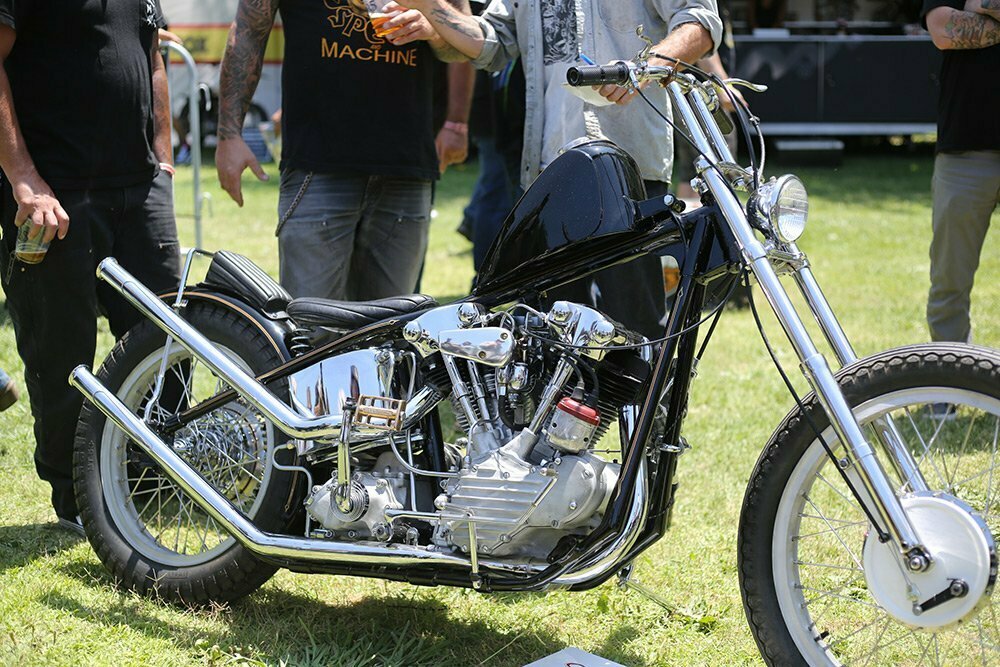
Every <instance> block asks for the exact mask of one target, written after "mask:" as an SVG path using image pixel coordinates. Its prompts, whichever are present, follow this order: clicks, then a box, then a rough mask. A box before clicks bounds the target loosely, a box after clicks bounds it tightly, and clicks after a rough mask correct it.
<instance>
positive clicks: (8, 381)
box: [0, 370, 21, 412]
mask: <svg viewBox="0 0 1000 667" xmlns="http://www.w3.org/2000/svg"><path fill="white" fill-rule="evenodd" d="M20 395H21V394H20V393H19V392H18V391H17V385H16V384H15V383H14V379H13V378H11V377H10V376H9V375H7V374H6V373H4V372H3V370H0V412H3V411H4V410H6V409H7V408H9V407H10V406H12V405H14V404H15V403H17V399H18V398H20Z"/></svg>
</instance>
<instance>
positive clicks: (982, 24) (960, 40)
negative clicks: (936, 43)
mask: <svg viewBox="0 0 1000 667" xmlns="http://www.w3.org/2000/svg"><path fill="white" fill-rule="evenodd" d="M943 37H944V38H945V39H946V40H947V41H948V42H950V48H952V49H983V48H986V47H988V46H993V45H994V44H1000V21H996V20H994V19H992V18H990V17H989V16H984V15H982V14H971V13H969V12H963V11H959V10H953V11H952V12H951V16H949V17H948V20H947V21H946V22H945V24H944V30H943Z"/></svg>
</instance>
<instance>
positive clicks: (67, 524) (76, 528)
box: [56, 514, 87, 537]
mask: <svg viewBox="0 0 1000 667" xmlns="http://www.w3.org/2000/svg"><path fill="white" fill-rule="evenodd" d="M56 516H57V521H56V524H58V526H59V527H60V528H63V529H65V530H71V531H73V532H74V533H76V534H77V535H79V536H80V537H86V536H87V533H86V532H84V530H83V521H81V520H80V515H79V514H78V515H76V516H71V517H65V516H59V515H58V514H57V515H56Z"/></svg>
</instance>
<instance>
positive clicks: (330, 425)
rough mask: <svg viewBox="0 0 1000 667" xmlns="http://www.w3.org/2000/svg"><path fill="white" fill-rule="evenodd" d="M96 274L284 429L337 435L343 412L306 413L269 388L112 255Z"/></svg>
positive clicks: (296, 434)
mask: <svg viewBox="0 0 1000 667" xmlns="http://www.w3.org/2000/svg"><path fill="white" fill-rule="evenodd" d="M97 277H98V278H100V279H101V280H103V281H104V282H106V283H108V284H109V285H111V287H113V288H114V289H115V291H116V292H118V293H119V294H121V295H122V296H123V297H125V299H126V300H127V301H128V302H129V303H131V304H132V305H133V306H135V307H136V309H137V310H139V312H141V313H142V314H143V315H144V316H146V317H147V318H148V319H149V320H151V321H152V322H153V324H155V325H156V326H158V327H160V329H162V330H163V331H164V332H165V333H167V334H168V335H170V336H171V337H172V338H173V339H174V340H175V341H177V342H178V343H179V344H180V345H181V346H182V347H184V348H185V349H186V350H187V351H188V352H190V353H191V354H193V355H194V356H195V357H197V358H198V359H199V360H200V361H201V362H202V363H204V364H205V365H206V366H208V367H209V368H210V369H211V370H212V371H213V372H214V373H215V374H216V375H218V376H219V377H220V378H222V379H223V380H225V381H226V382H227V383H228V384H229V386H231V387H232V388H233V389H235V390H236V391H237V392H239V394H240V396H242V397H243V398H245V399H246V400H247V401H248V402H249V403H250V404H251V405H253V406H254V407H255V408H257V409H258V410H260V412H261V413H262V414H263V415H264V416H265V417H267V418H268V419H269V420H270V421H271V422H272V423H274V425H275V426H277V427H278V428H279V429H281V430H282V431H283V432H284V433H286V434H287V435H289V436H291V437H292V438H296V439H299V440H313V439H316V438H337V437H339V436H340V429H341V425H342V423H343V419H342V417H341V415H339V414H334V415H322V416H319V417H303V416H302V415H300V414H298V413H297V412H295V411H294V410H292V409H291V408H289V407H288V406H287V405H285V403H284V402H282V401H281V400H280V399H278V398H277V397H276V396H275V395H274V394H272V393H271V392H270V391H268V389H267V387H265V386H263V385H262V384H260V383H259V382H257V380H256V379H254V378H253V377H252V376H251V375H250V374H249V373H247V372H246V371H244V370H243V369H242V368H240V367H239V366H237V365H236V364H235V363H234V362H233V360H232V359H230V358H229V357H227V356H226V355H225V354H223V353H222V352H221V351H220V350H219V349H218V348H217V347H216V346H215V345H213V344H212V342H211V341H210V340H208V339H207V338H205V336H203V335H202V334H201V332H200V331H198V330H197V329H195V328H194V327H193V326H191V325H190V324H188V323H187V322H186V321H184V319H183V318H182V317H180V316H179V315H177V313H175V312H174V311H173V310H172V309H171V308H170V307H169V306H167V305H166V304H165V303H163V301H161V300H160V299H159V297H157V296H156V295H155V294H153V293H152V292H150V291H149V290H148V289H146V287H145V286H144V285H143V284H142V283H141V282H139V281H138V280H137V279H136V278H135V277H134V276H132V275H131V274H130V273H129V272H128V271H126V270H125V269H123V268H122V267H121V265H120V264H119V263H118V262H117V261H116V260H115V259H114V258H113V257H108V258H107V259H104V260H102V261H101V263H100V264H98V265H97Z"/></svg>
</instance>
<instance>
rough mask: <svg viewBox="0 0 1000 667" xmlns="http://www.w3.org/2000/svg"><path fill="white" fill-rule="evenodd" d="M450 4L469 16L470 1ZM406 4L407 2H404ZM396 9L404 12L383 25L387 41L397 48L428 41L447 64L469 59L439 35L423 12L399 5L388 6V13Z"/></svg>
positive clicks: (452, 1)
mask: <svg viewBox="0 0 1000 667" xmlns="http://www.w3.org/2000/svg"><path fill="white" fill-rule="evenodd" d="M447 2H448V4H450V5H451V6H452V7H454V8H455V9H457V10H458V11H460V12H462V13H463V14H469V13H470V9H469V0H447ZM403 3H404V4H406V0H403ZM394 9H398V10H402V11H400V12H399V13H397V14H396V15H395V16H393V17H392V18H391V19H389V20H388V21H386V22H385V23H384V24H382V27H383V29H384V30H387V31H389V34H388V35H387V36H386V39H387V40H388V41H390V42H392V43H393V44H395V45H397V46H402V45H404V44H409V43H411V42H415V41H417V40H426V41H427V44H428V45H429V46H430V47H431V50H433V51H434V55H436V56H437V57H438V60H443V61H444V62H446V63H454V62H462V61H466V60H468V59H469V58H468V57H467V56H466V55H465V54H463V53H462V52H460V51H459V50H458V49H456V48H455V47H454V46H452V45H451V44H449V43H448V42H446V41H445V40H444V38H442V37H441V35H439V34H438V32H437V30H435V29H434V26H433V25H432V24H431V22H430V21H429V20H428V19H427V17H426V16H424V15H423V14H422V13H421V12H419V11H417V10H416V9H406V8H405V7H403V5H400V4H398V3H390V4H389V5H386V10H385V11H387V12H390V13H391V11H392V10H394Z"/></svg>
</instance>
